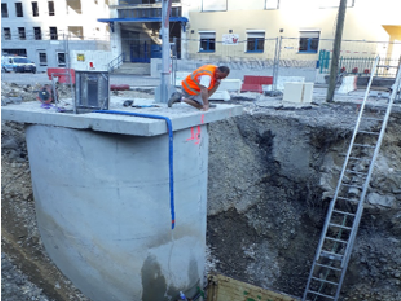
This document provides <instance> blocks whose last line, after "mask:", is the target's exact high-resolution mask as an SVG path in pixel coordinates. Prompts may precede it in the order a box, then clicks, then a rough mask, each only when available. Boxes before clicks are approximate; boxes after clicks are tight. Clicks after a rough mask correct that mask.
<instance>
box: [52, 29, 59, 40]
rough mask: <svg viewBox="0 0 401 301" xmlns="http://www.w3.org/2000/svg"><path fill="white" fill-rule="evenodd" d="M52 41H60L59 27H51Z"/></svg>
mask: <svg viewBox="0 0 401 301" xmlns="http://www.w3.org/2000/svg"><path fill="white" fill-rule="evenodd" d="M50 40H58V34H57V27H50Z"/></svg>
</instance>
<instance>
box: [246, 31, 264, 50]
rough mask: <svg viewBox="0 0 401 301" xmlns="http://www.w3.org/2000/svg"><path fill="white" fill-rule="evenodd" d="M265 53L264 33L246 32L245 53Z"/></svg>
mask: <svg viewBox="0 0 401 301" xmlns="http://www.w3.org/2000/svg"><path fill="white" fill-rule="evenodd" d="M264 51H265V32H264V31H248V32H247V40H246V52H264Z"/></svg>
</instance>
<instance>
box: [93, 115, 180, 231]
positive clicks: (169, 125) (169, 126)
mask: <svg viewBox="0 0 401 301" xmlns="http://www.w3.org/2000/svg"><path fill="white" fill-rule="evenodd" d="M92 113H101V114H115V115H128V116H134V117H142V118H152V119H163V120H165V121H166V122H167V129H168V143H169V149H168V157H169V160H168V164H169V166H168V167H169V188H170V201H171V229H174V226H175V219H174V179H173V126H172V123H171V119H170V118H167V117H164V116H160V115H151V114H138V113H131V112H126V111H115V110H110V111H109V110H95V111H92Z"/></svg>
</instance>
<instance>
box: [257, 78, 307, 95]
mask: <svg viewBox="0 0 401 301" xmlns="http://www.w3.org/2000/svg"><path fill="white" fill-rule="evenodd" d="M304 81H305V77H304V76H283V75H279V76H278V78H277V91H281V92H283V91H284V86H285V84H286V83H303V82H304ZM262 90H263V91H264V92H266V91H273V85H262Z"/></svg>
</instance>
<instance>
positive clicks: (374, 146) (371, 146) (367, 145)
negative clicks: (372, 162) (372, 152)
mask: <svg viewBox="0 0 401 301" xmlns="http://www.w3.org/2000/svg"><path fill="white" fill-rule="evenodd" d="M354 145H356V146H363V147H367V148H376V145H369V144H356V143H354Z"/></svg>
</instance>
